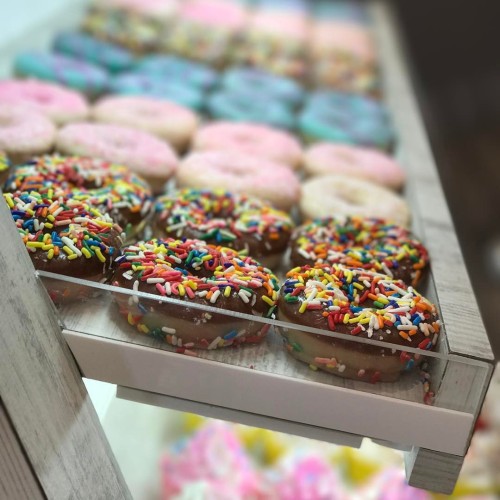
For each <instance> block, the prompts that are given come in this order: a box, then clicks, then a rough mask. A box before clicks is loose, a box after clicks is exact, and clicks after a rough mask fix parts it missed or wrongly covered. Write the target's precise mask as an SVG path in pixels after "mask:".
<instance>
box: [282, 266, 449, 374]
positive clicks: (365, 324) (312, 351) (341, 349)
mask: <svg viewBox="0 0 500 500" xmlns="http://www.w3.org/2000/svg"><path fill="white" fill-rule="evenodd" d="M278 310H279V319H280V320H282V321H287V322H290V323H293V324H294V325H295V326H294V327H290V328H283V329H281V331H280V333H281V334H282V335H283V337H284V339H285V344H286V346H287V349H288V351H289V352H290V354H292V355H293V356H294V357H295V358H297V359H299V360H300V361H304V362H306V363H308V364H309V365H310V366H311V368H313V369H318V368H319V369H321V370H324V371H327V372H330V373H333V374H335V375H338V376H341V377H346V378H351V379H354V380H362V381H366V382H372V383H375V382H377V381H382V382H392V381H395V380H397V379H398V378H399V376H400V374H401V373H402V372H403V371H405V370H409V369H411V368H412V367H413V366H415V365H416V364H418V358H419V356H418V355H414V354H412V353H408V352H405V351H402V350H398V348H399V349H402V348H404V347H413V348H419V349H423V350H430V349H433V348H434V347H435V346H436V342H437V340H438V335H439V331H440V321H439V319H438V315H437V311H436V307H435V306H434V305H433V304H431V303H430V302H429V301H428V300H427V299H425V298H424V297H423V296H421V295H420V294H419V293H418V292H416V291H415V290H414V289H413V288H412V287H411V286H408V287H407V286H406V285H405V284H404V283H403V282H402V281H401V280H393V279H391V278H389V277H388V276H385V275H382V274H377V273H373V272H370V271H366V270H364V269H359V268H358V269H354V268H346V267H343V266H341V265H338V264H336V265H333V266H331V267H330V266H327V265H321V264H317V265H316V266H315V267H310V266H304V267H298V268H295V269H292V270H291V271H289V272H288V274H287V280H286V281H285V283H284V285H283V287H282V289H281V293H280V298H279V309H278ZM301 325H304V326H310V327H314V328H320V329H323V330H328V331H332V332H337V333H340V334H343V335H346V337H351V336H358V337H362V338H365V339H373V340H378V341H382V342H386V343H387V348H384V347H379V346H374V345H368V344H364V343H358V342H352V341H351V342H350V341H349V340H348V339H346V340H345V341H343V340H339V339H337V338H333V337H327V336H322V335H318V334H313V333H307V332H304V331H301V328H300V327H301Z"/></svg>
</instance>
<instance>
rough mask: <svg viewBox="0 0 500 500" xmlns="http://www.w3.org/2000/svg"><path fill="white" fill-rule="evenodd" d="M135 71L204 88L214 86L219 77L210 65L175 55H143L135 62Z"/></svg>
mask: <svg viewBox="0 0 500 500" xmlns="http://www.w3.org/2000/svg"><path fill="white" fill-rule="evenodd" d="M134 72H137V73H145V74H151V75H156V76H158V77H161V78H165V79H167V80H169V81H171V80H173V81H175V82H177V83H182V84H183V85H188V86H194V87H197V88H201V89H203V90H207V89H209V88H211V87H213V86H214V85H215V83H216V81H217V79H218V74H217V72H216V71H215V70H214V69H212V68H211V67H210V66H207V65H206V64H202V63H199V62H194V61H189V60H187V59H183V58H182V57H177V56H173V55H167V56H164V55H152V56H147V57H143V58H142V59H140V60H139V61H138V62H137V64H135V66H134Z"/></svg>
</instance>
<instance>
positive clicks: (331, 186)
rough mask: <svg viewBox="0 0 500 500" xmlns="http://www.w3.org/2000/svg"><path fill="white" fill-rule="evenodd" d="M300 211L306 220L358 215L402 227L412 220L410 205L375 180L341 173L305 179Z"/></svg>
mask: <svg viewBox="0 0 500 500" xmlns="http://www.w3.org/2000/svg"><path fill="white" fill-rule="evenodd" d="M300 211H301V213H302V215H303V217H304V218H305V219H306V220H307V219H316V218H322V217H337V216H346V217H349V216H354V215H359V216H361V217H373V218H377V219H385V220H387V221H389V222H394V223H395V224H398V225H400V226H403V227H408V225H409V223H410V208H409V207H408V204H407V203H406V201H405V200H404V199H403V198H402V197H401V196H399V195H397V194H396V193H394V192H393V191H391V190H390V189H387V188H384V187H382V186H377V185H376V184H374V183H372V182H369V181H365V180H362V179H356V178H355V177H350V176H347V175H340V174H339V175H322V176H319V177H313V178H312V179H309V180H308V181H306V182H304V183H303V184H302V198H301V200H300Z"/></svg>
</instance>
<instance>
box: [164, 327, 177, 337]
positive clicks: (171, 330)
mask: <svg viewBox="0 0 500 500" xmlns="http://www.w3.org/2000/svg"><path fill="white" fill-rule="evenodd" d="M161 331H162V332H164V333H168V334H170V335H173V334H174V333H175V332H176V330H175V328H169V327H168V326H162V327H161Z"/></svg>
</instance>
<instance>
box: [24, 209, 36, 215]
mask: <svg viewBox="0 0 500 500" xmlns="http://www.w3.org/2000/svg"><path fill="white" fill-rule="evenodd" d="M26 213H27V214H29V215H31V216H33V215H35V211H34V210H31V208H28V210H26Z"/></svg>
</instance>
